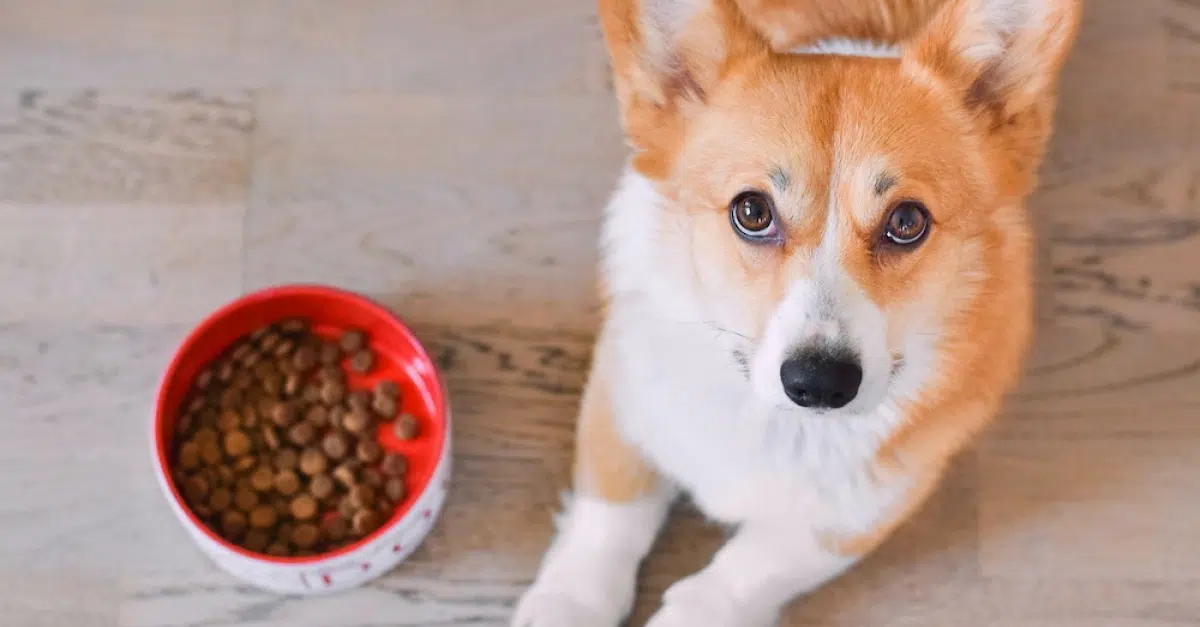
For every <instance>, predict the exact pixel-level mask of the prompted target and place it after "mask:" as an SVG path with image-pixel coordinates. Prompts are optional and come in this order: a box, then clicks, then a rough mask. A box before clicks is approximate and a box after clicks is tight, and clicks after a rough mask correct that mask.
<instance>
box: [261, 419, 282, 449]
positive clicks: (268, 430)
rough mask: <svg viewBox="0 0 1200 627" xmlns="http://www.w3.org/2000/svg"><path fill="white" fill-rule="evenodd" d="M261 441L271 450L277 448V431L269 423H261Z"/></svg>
mask: <svg viewBox="0 0 1200 627" xmlns="http://www.w3.org/2000/svg"><path fill="white" fill-rule="evenodd" d="M262 439H263V443H264V444H266V445H267V448H268V449H270V450H272V451H277V450H279V444H280V443H279V433H278V432H277V431H275V428H274V427H272V426H270V425H263V428H262Z"/></svg>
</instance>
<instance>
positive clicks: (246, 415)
mask: <svg viewBox="0 0 1200 627" xmlns="http://www.w3.org/2000/svg"><path fill="white" fill-rule="evenodd" d="M257 426H258V410H257V409H254V405H247V406H246V407H245V408H243V409H242V427H243V428H245V429H253V428H255V427H257Z"/></svg>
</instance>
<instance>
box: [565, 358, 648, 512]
mask: <svg viewBox="0 0 1200 627" xmlns="http://www.w3.org/2000/svg"><path fill="white" fill-rule="evenodd" d="M608 350H609V348H608V347H607V346H605V345H604V344H603V343H601V344H600V345H598V347H597V350H596V357H595V360H594V362H593V364H592V370H591V375H590V376H589V378H588V384H587V389H586V390H585V391H584V394H583V400H582V403H581V407H580V410H579V423H578V427H577V428H578V431H577V433H576V443H575V445H576V452H575V489H576V490H578V491H579V492H580V493H581V494H585V495H588V496H595V497H599V498H603V499H604V500H605V501H608V502H611V503H627V502H629V501H633V500H636V499H638V498H640V497H643V496H646V495H647V494H650V493H651V492H653V491H654V489H655V488H656V487H657V486H658V481H659V479H658V474H657V473H656V472H655V471H654V469H653V468H651V467H650V466H649V465H648V464H647V463H646V462H645V460H644V459H643V458H642V456H641V454H640V453H638V452H637V451H636V450H634V448H633V447H631V446H630V445H629V444H627V443H626V442H625V440H624V439H622V438H621V436H620V435H619V434H618V432H617V427H616V424H615V423H614V422H613V415H612V396H611V394H612V389H611V387H610V385H611V383H610V378H609V372H608V368H609V367H610V366H609V364H608V359H607V357H606V355H607V351H608Z"/></svg>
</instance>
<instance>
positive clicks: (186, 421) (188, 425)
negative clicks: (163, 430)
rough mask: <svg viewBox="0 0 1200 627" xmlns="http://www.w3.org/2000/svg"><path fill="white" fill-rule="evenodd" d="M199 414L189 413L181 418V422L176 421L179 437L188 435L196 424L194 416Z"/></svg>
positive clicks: (176, 431)
mask: <svg viewBox="0 0 1200 627" xmlns="http://www.w3.org/2000/svg"><path fill="white" fill-rule="evenodd" d="M197 415H199V414H198V413H187V414H183V415H181V416H179V420H177V421H175V433H176V434H178V435H187V434H188V433H189V432H190V431H191V430H192V427H193V426H194V424H195V420H196V419H195V418H194V416H197Z"/></svg>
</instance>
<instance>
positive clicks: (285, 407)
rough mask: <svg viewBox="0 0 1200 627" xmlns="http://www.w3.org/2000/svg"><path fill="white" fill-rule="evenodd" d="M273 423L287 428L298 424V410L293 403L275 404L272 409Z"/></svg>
mask: <svg viewBox="0 0 1200 627" xmlns="http://www.w3.org/2000/svg"><path fill="white" fill-rule="evenodd" d="M271 422H274V423H275V424H276V425H279V426H280V427H287V426H289V425H291V424H292V423H293V422H296V408H295V406H293V405H292V404H291V403H275V405H274V406H273V407H271Z"/></svg>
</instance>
